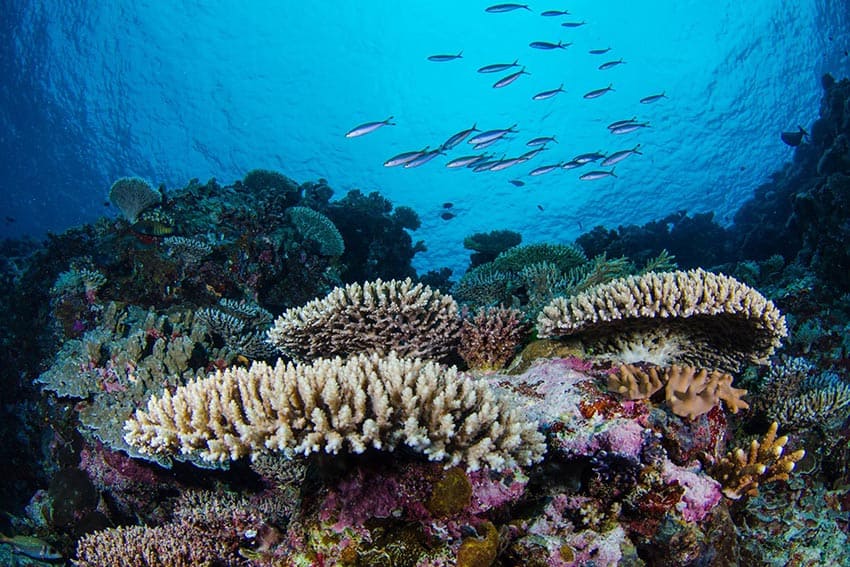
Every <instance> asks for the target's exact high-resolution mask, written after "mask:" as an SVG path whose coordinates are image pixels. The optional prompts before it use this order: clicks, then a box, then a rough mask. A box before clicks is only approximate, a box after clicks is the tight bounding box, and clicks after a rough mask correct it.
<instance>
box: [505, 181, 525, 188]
mask: <svg viewBox="0 0 850 567" xmlns="http://www.w3.org/2000/svg"><path fill="white" fill-rule="evenodd" d="M508 183H510V184H511V185H513V186H514V187H522V186H523V185H525V181H520V180H519V179H511V180H510V181H508Z"/></svg>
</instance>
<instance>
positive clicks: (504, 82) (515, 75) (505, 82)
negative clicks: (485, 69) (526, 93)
mask: <svg viewBox="0 0 850 567" xmlns="http://www.w3.org/2000/svg"><path fill="white" fill-rule="evenodd" d="M530 74H531V73H529V72H528V71H526V70H525V67H523V68H522V69H521V70H519V71H517V72H516V73H511V74H510V75H507V76H505V77H502V78H501V79H499V80H498V81H496V82H495V83H493V88H494V89H501V88H502V87H506V86H508V85H510V84H511V83H513V82H514V81H516V80H517V79H519V77H520V75H530Z"/></svg>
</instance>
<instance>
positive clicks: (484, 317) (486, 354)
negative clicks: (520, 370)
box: [458, 307, 529, 370]
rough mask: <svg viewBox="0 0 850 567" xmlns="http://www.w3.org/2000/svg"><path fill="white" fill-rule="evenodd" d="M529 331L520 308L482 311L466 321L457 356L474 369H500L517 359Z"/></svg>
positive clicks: (461, 333)
mask: <svg viewBox="0 0 850 567" xmlns="http://www.w3.org/2000/svg"><path fill="white" fill-rule="evenodd" d="M528 329H529V325H528V324H527V323H525V322H524V321H523V320H522V312H521V311H519V310H517V309H510V308H507V307H491V308H489V309H485V308H482V309H479V310H478V311H477V312H476V313H475V315H474V316H472V317H467V318H465V319H464V320H463V326H462V327H461V331H460V345H459V346H458V353H459V354H460V356H461V358H463V360H464V362H466V364H468V365H469V367H470V368H472V369H474V370H499V369H500V368H503V367H504V366H505V364H507V363H508V361H510V360H511V359H512V358H513V357H514V355H515V354H516V348H517V347H518V346H519V345H520V344H521V343H522V341H523V339H524V338H525V335H526V333H527V332H528Z"/></svg>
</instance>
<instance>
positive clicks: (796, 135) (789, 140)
mask: <svg viewBox="0 0 850 567" xmlns="http://www.w3.org/2000/svg"><path fill="white" fill-rule="evenodd" d="M797 129H798V130H797V131H796V132H782V134H780V136H779V137H780V138H782V141H783V142H785V143H786V144H788V145H789V146H791V147H792V148H796V147H797V146H799V145H800V144H802V143H803V136H808V135H809V133H808V132H806V131H805V130H803V127H802V126H797Z"/></svg>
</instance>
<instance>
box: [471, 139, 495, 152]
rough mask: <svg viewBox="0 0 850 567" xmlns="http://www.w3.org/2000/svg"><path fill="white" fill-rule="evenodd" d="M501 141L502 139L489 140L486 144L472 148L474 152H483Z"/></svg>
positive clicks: (482, 143)
mask: <svg viewBox="0 0 850 567" xmlns="http://www.w3.org/2000/svg"><path fill="white" fill-rule="evenodd" d="M501 139H502V138H493V139H492V140H487V141H486V142H481V143H480V144H475V145H474V146H472V149H473V150H483V149H485V148H489V147H490V146H492V145H493V144H495V143H496V142H498V141H499V140H501Z"/></svg>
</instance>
